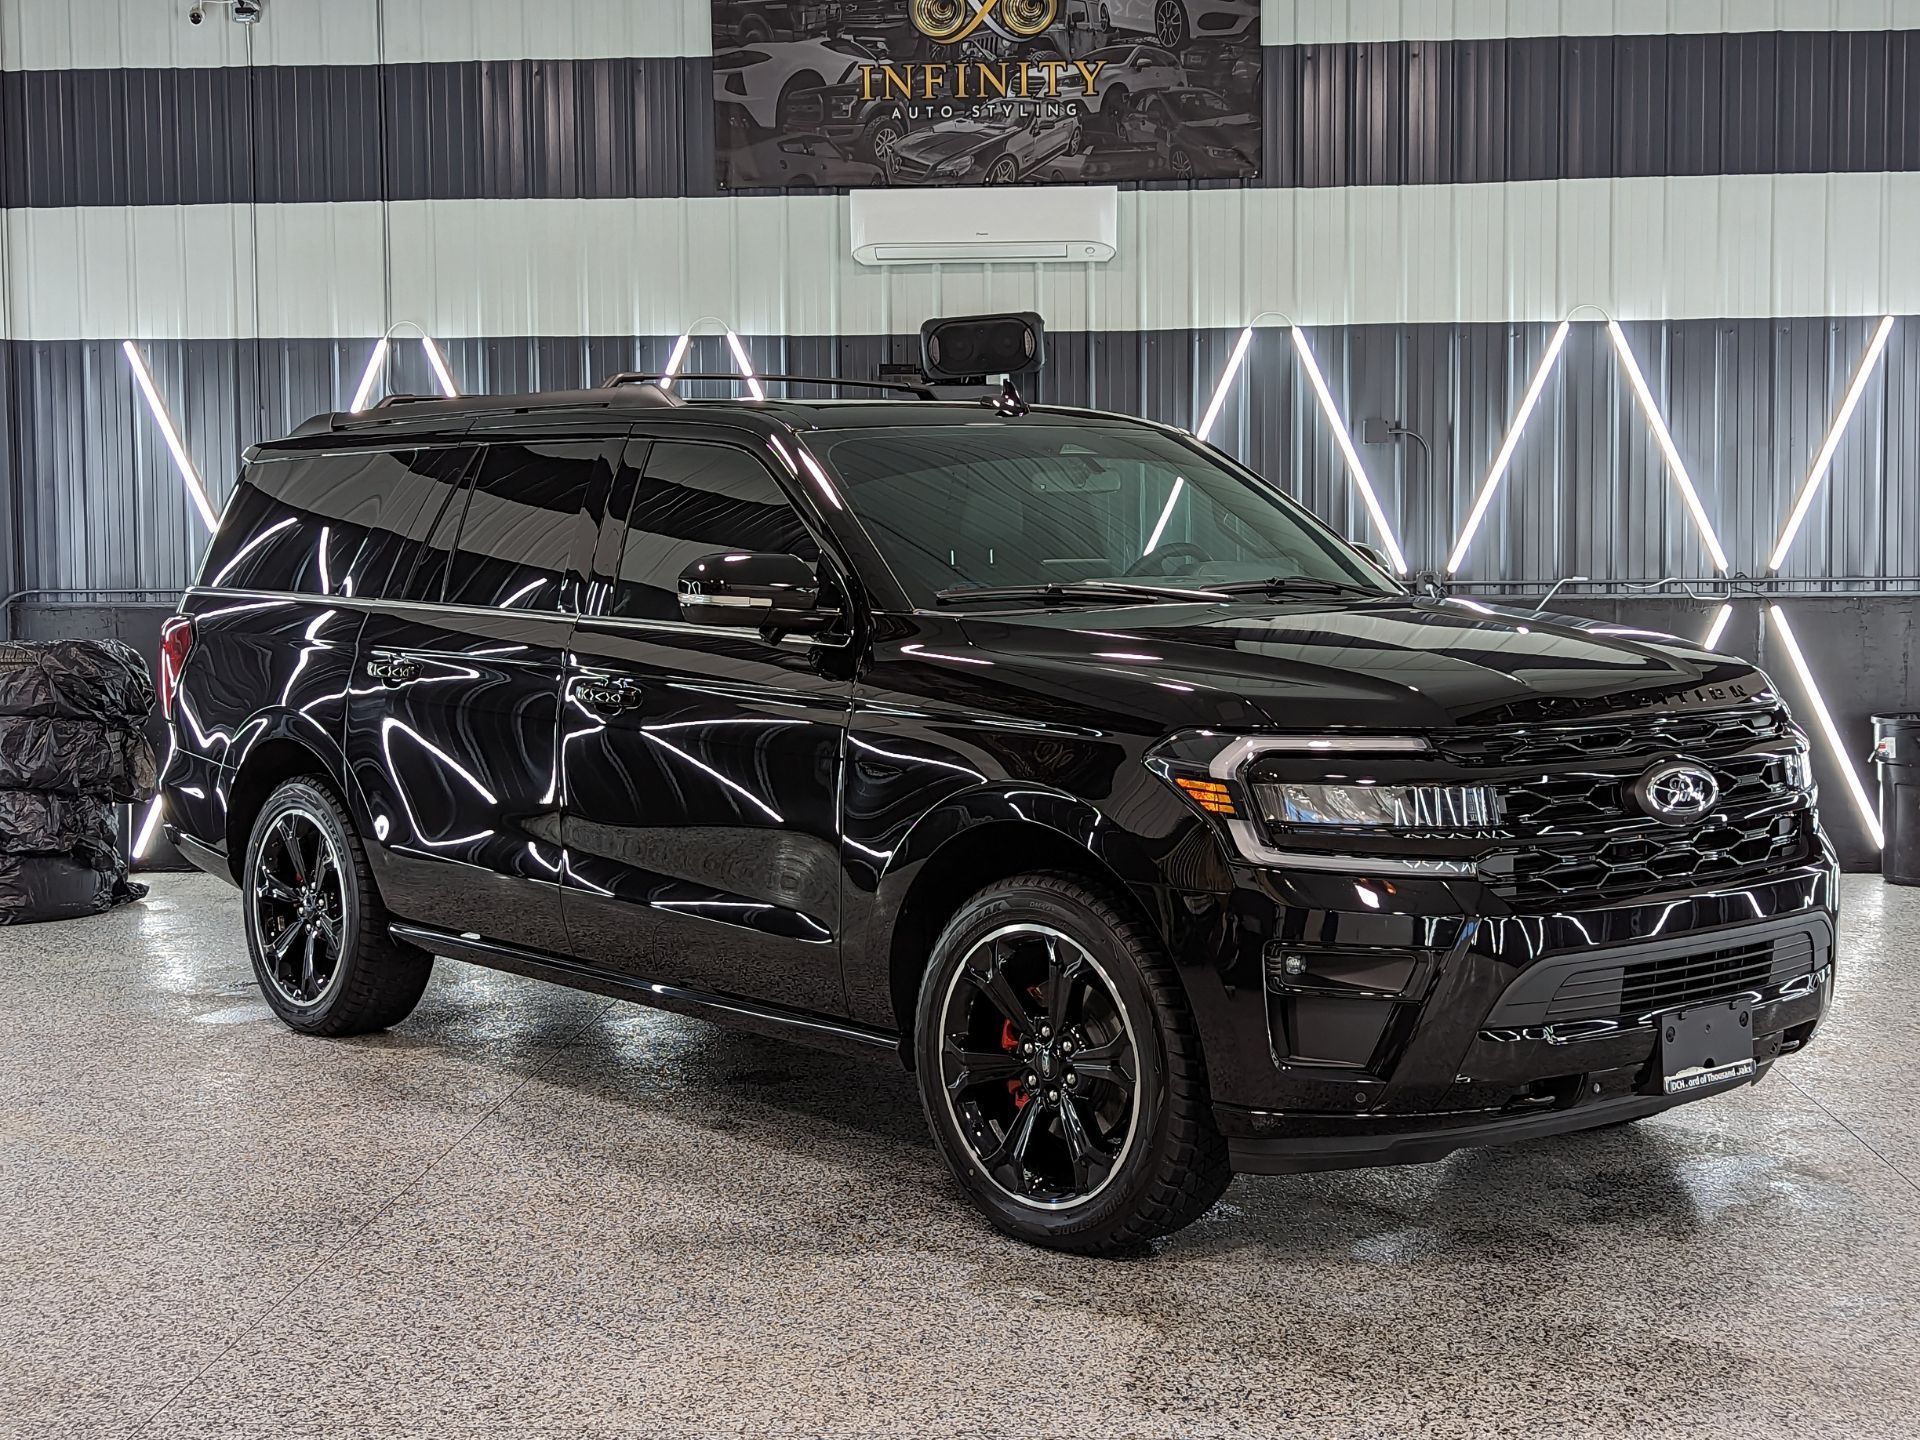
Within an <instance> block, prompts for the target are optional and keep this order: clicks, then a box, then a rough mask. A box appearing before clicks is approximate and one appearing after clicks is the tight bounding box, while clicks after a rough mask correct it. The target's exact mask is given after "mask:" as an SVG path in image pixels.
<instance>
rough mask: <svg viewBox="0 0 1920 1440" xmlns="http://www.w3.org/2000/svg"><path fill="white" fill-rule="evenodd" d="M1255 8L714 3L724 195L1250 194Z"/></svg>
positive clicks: (1086, 0)
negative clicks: (1150, 186) (1081, 187)
mask: <svg viewBox="0 0 1920 1440" xmlns="http://www.w3.org/2000/svg"><path fill="white" fill-rule="evenodd" d="M1258 21H1259V3H1258V0H793V3H759V0H714V5H713V34H714V46H715V55H714V60H713V95H714V135H715V155H716V163H717V168H718V182H719V185H720V187H721V188H722V189H725V190H741V189H785V188H791V187H832V188H850V187H858V186H895V185H902V186H904V185H1018V184H1046V185H1058V184H1072V183H1074V182H1076V181H1088V182H1099V183H1111V182H1114V181H1120V180H1196V179H1245V178H1249V177H1252V176H1257V175H1258V174H1259V173H1260V166H1261V142H1260V135H1261V127H1260V123H1259V122H1260V113H1261V65H1260V50H1259V44H1260V35H1259V24H1258Z"/></svg>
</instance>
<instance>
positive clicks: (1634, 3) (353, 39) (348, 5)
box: [0, 0, 1920, 70]
mask: <svg viewBox="0 0 1920 1440" xmlns="http://www.w3.org/2000/svg"><path fill="white" fill-rule="evenodd" d="M267 4H268V14H267V16H266V18H265V19H264V20H262V21H261V23H259V24H258V25H254V26H242V25H235V24H233V23H232V22H231V21H229V20H228V19H227V18H226V15H225V13H224V12H223V11H222V10H219V9H214V10H210V11H209V12H208V15H207V20H206V22H205V23H204V24H201V25H189V24H188V23H187V20H186V11H187V5H188V0H6V3H5V4H4V5H0V67H4V68H6V69H10V70H61V69H95V68H98V69H111V68H118V67H123V66H133V67H140V66H164V67H168V68H181V67H203V66H218V65H244V64H246V63H247V62H248V46H249V44H251V45H252V59H253V61H254V63H256V64H265V65H371V64H375V63H378V62H379V60H380V59H381V57H382V52H383V49H384V56H385V59H386V60H387V62H388V63H395V64H410V63H415V62H423V61H461V60H502V59H598V58H631V57H638V56H652V55H661V56H671V55H706V54H708V53H710V52H711V49H712V22H711V9H710V0H559V3H555V4H546V5H533V4H529V3H527V0H267ZM1916 27H1920V0H1265V4H1264V5H1263V7H1262V11H1261V40H1262V42H1263V43H1264V44H1268V45H1294V44H1347V43H1365V42H1373V41H1395V40H1455V39H1458V40H1476V39H1500V38H1507V37H1521V36H1546V35H1663V34H1671V35H1698V34H1721V33H1738V32H1757V31H1769V30H1894V29H1913V28H1916Z"/></svg>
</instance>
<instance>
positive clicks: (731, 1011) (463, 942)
mask: <svg viewBox="0 0 1920 1440" xmlns="http://www.w3.org/2000/svg"><path fill="white" fill-rule="evenodd" d="M387 928H388V930H389V931H390V932H391V933H392V935H393V938H394V939H396V940H404V941H406V942H407V943H408V944H410V945H418V946H419V947H420V948H421V949H423V950H430V951H432V952H433V953H434V954H436V955H448V956H451V957H452V958H453V959H455V960H465V961H467V962H468V963H469V964H473V965H485V966H486V967H487V968H489V969H491V970H505V971H507V972H509V973H510V974H514V975H526V976H530V977H531V978H533V979H535V980H550V981H552V982H553V983H554V984H556V985H566V986H569V987H571V988H572V989H575V990H590V991H593V992H594V993H596V994H599V995H611V996H613V997H614V998H615V999H616V1000H632V1001H634V1002H635V1003H637V1004H640V1005H651V1006H653V1007H654V1008H655V1009H656V1010H672V1011H674V1012H675V1013H676V1014H680V1015H692V1016H694V1017H696V1018H698V1019H701V1020H713V1021H717V1022H718V1023H720V1024H723V1025H733V1026H737V1027H738V1028H740V1029H743V1030H753V1031H756V1032H758V1033H759V1034H762V1035H774V1036H777V1037H779V1038H781V1039H783V1040H797V1041H799V1042H800V1043H802V1044H804V1045H815V1046H819V1047H820V1048H822V1049H826V1050H838V1051H841V1052H842V1053H845V1054H850V1055H872V1054H874V1053H875V1052H876V1051H879V1052H882V1053H885V1054H889V1055H898V1054H899V1052H900V1037H899V1036H898V1035H895V1034H893V1033H892V1032H891V1031H888V1030H876V1029H873V1028H872V1027H871V1026H866V1025H858V1024H855V1023H854V1022H853V1021H851V1020H833V1019H829V1018H827V1017H826V1016H822V1015H810V1014H808V1013H806V1012H805V1011H801V1010H789V1009H786V1008H785V1007H784V1006H780V1005H767V1004H762V1003H761V1002H759V1001H757V1000H743V999H740V998H738V997H736V996H732V995H716V994H713V993H711V992H709V991H705V990H690V989H687V988H686V987H684V986H680V985H666V984H661V983H659V982H657V981H651V980H634V979H630V978H628V977H627V976H624V975H613V974H609V973H608V972H607V971H605V970H596V969H594V968H593V967H592V966H590V965H583V964H581V963H580V962H579V961H578V960H567V959H563V958H562V957H560V956H558V955H546V954H542V953H540V952H539V951H536V950H522V949H520V948H519V947H518V946H514V945H504V944H501V943H500V942H498V941H494V940H470V939H468V938H467V937H466V936H464V935H455V934H453V933H452V932H451V931H447V930H436V929H433V928H432V927H430V926H426V925H409V924H407V923H405V922H404V921H395V922H394V923H393V924H392V925H389V926H388V927H387Z"/></svg>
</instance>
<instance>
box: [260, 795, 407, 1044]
mask: <svg viewBox="0 0 1920 1440" xmlns="http://www.w3.org/2000/svg"><path fill="white" fill-rule="evenodd" d="M241 890H242V896H243V899H244V901H245V905H246V924H247V950H248V953H249V954H250V956H251V957H252V960H253V973H254V978H255V979H256V980H258V981H259V983H260V993H261V994H262V995H263V996H265V997H266V1001H267V1004H268V1005H270V1006H271V1007H272V1008H273V1012H274V1013H275V1014H276V1015H278V1016H279V1017H280V1018H281V1019H282V1020H284V1021H285V1022H286V1023H287V1024H288V1025H290V1026H291V1027H292V1028H294V1029H295V1030H300V1031H304V1032H305V1033H307V1034H309V1035H330V1036H339V1035H361V1034H365V1033H366V1032H367V1031H369V1030H384V1029H386V1028H387V1027H388V1026H389V1025H394V1024H397V1023H398V1022H399V1021H401V1020H404V1019H405V1018H406V1017H407V1016H408V1015H409V1014H411V1013H412V1012H413V1007H414V1006H415V1005H416V1004H418V1003H419V1000H420V994H421V992H422V991H423V990H425V989H426V988H427V978H428V977H429V976H430V975H431V974H432V973H433V957H432V956H431V955H429V954H427V953H426V952H425V951H424V950H419V949H416V948H415V947H414V946H411V945H405V944H402V943H400V942H399V941H397V940H395V939H393V938H392V936H391V935H389V934H388V933H387V912H386V908H385V907H384V906H383V905H382V904H381V903H380V896H379V893H378V891H376V890H375V889H374V885H373V874H372V871H371V870H370V869H369V868H368V865H367V855H366V850H365V848H364V847H363V846H362V845H361V844H360V837H359V836H358V835H356V834H355V833H354V829H353V820H352V817H351V816H349V815H348V814H347V810H346V807H345V806H344V805H342V804H341V803H340V801H339V799H338V798H337V797H336V796H335V795H334V794H333V793H332V791H330V790H328V789H326V788H324V787H323V786H322V785H321V784H320V783H319V782H318V781H316V780H313V779H306V778H302V779H298V780H288V781H286V782H285V783H284V784H282V785H281V786H280V787H279V788H278V789H277V790H275V791H274V792H273V793H272V794H271V795H269V796H268V797H267V803H266V804H265V805H263V806H261V808H260V813H259V815H258V816H257V817H255V819H254V822H253V832H252V834H251V835H250V836H249V837H248V840H247V856H246V863H245V867H244V869H243V870H242V872H241Z"/></svg>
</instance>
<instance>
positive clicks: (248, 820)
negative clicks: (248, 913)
mask: <svg viewBox="0 0 1920 1440" xmlns="http://www.w3.org/2000/svg"><path fill="white" fill-rule="evenodd" d="M241 732H242V733H244V734H246V735H248V737H249V738H248V740H247V742H246V749H245V753H244V754H242V756H241V757H240V760H239V761H238V763H237V764H235V766H234V767H233V779H232V782H231V783H230V785H229V788H228V791H227V868H228V869H229V870H230V871H231V872H232V873H233V878H234V879H235V880H236V881H238V880H239V879H240V868H241V866H242V865H243V864H244V863H245V860H246V854H247V837H248V836H249V835H250V834H251V833H252V831H253V822H254V818H255V817H256V816H258V815H259V813H260V808H261V806H263V805H265V804H266V803H267V797H268V796H269V795H271V794H272V793H273V792H274V790H275V788H277V787H278V786H279V785H280V784H281V783H282V782H284V781H287V780H291V779H293V778H294V777H295V776H297V775H318V776H320V777H321V778H322V779H324V780H326V781H327V783H328V784H329V785H331V786H332V787H333V788H334V790H335V791H336V792H337V793H338V794H339V795H340V796H341V797H342V799H344V800H345V801H346V804H347V808H348V811H349V813H351V814H353V816H354V819H355V821H356V822H358V821H359V819H360V815H359V811H360V809H361V807H360V806H359V805H358V804H356V803H355V797H354V796H353V794H352V787H351V786H350V785H348V784H347V781H346V773H347V767H346V757H345V756H344V755H343V754H342V753H341V750H340V746H339V744H338V742H337V741H335V739H334V738H333V737H332V736H331V735H329V734H328V733H327V732H326V731H325V730H324V729H322V728H321V727H320V726H319V725H317V724H315V723H314V722H313V721H312V720H310V719H308V718H307V717H306V716H303V715H301V714H299V713H298V712H297V711H268V712H265V713H263V714H259V715H255V716H254V717H253V718H252V719H251V720H249V721H248V722H247V723H246V725H244V726H242V727H241Z"/></svg>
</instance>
